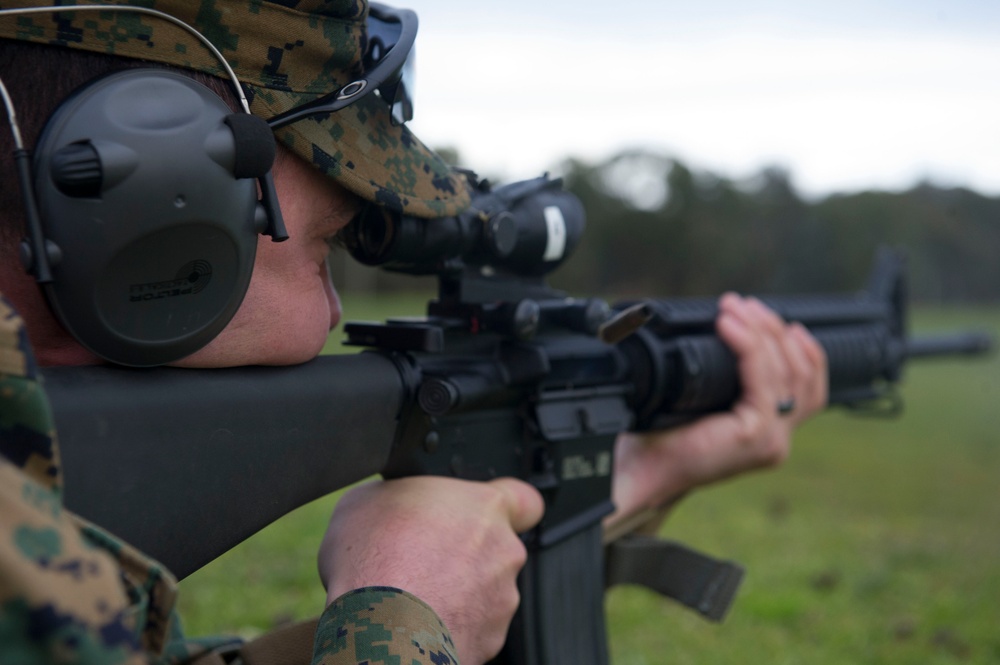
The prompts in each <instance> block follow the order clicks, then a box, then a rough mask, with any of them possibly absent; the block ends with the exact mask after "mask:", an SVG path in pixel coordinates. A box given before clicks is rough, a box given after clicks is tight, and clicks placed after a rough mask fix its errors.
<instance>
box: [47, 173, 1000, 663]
mask: <svg viewBox="0 0 1000 665" xmlns="http://www.w3.org/2000/svg"><path fill="white" fill-rule="evenodd" d="M583 227H584V215H583V209H582V206H581V204H580V202H579V201H578V200H577V199H576V198H575V197H573V196H572V195H570V194H568V193H567V192H565V191H563V189H562V188H561V185H560V183H559V182H558V181H554V180H550V179H548V178H546V177H543V178H538V179H535V180H530V181H525V182H521V183H515V184H513V185H509V186H506V187H503V188H499V189H496V190H493V189H491V188H490V187H489V186H488V185H486V184H485V183H480V184H478V185H477V190H476V196H475V197H474V204H473V208H472V209H471V210H470V211H469V212H467V213H464V214H463V215H461V216H459V217H455V218H449V219H446V220H438V221H435V222H433V223H427V222H426V221H422V220H417V219H412V218H407V217H402V218H396V217H392V216H388V215H383V214H381V213H380V212H379V211H378V210H377V209H374V208H373V209H372V210H370V211H368V214H365V215H363V216H362V217H361V218H360V219H359V220H358V221H356V222H355V224H353V225H352V226H351V227H350V228H349V232H348V234H347V243H348V245H349V247H350V248H351V251H352V253H353V254H354V256H355V257H356V258H358V259H359V260H362V261H363V262H366V263H369V264H381V265H383V266H384V267H386V268H388V269H392V270H397V271H402V272H409V273H413V274H436V275H437V276H438V278H439V286H440V290H439V297H438V299H437V300H435V301H433V302H431V303H430V305H429V308H428V317H427V318H422V319H418V320H414V319H401V320H390V321H389V322H388V323H385V324H372V323H368V324H362V323H351V324H348V325H347V326H346V332H347V336H348V343H349V344H353V345H360V346H365V347H371V348H372V349H374V350H373V351H369V352H365V353H361V354H356V355H352V356H328V357H321V358H317V359H316V360H314V361H312V362H310V363H306V364H304V365H301V366H297V367H287V368H262V367H248V368H239V369H228V370H177V369H170V368H160V369H156V370H134V369H123V368H115V367H96V368H75V369H70V368H62V369H52V370H47V371H46V372H45V379H46V387H47V389H48V391H49V394H50V397H51V399H52V401H53V404H54V410H55V413H56V421H57V426H58V429H59V432H60V440H61V445H62V454H63V461H64V466H65V468H66V474H65V475H66V487H65V499H66V503H67V505H68V506H69V507H70V508H71V509H73V510H74V511H76V512H78V513H80V514H81V515H83V516H84V517H87V518H89V519H91V520H93V521H94V522H96V523H98V524H101V525H102V526H104V527H105V528H107V529H109V530H110V531H112V532H114V533H117V534H118V535H120V536H121V537H123V538H124V539H125V540H127V541H128V542H130V543H131V544H133V545H135V546H137V547H139V548H140V549H142V550H144V551H146V552H147V553H149V554H151V555H152V556H154V557H156V558H158V559H159V560H161V561H162V562H164V563H165V564H167V566H168V567H169V568H170V569H172V570H173V571H174V572H175V573H176V574H177V575H179V576H180V577H183V576H186V575H187V574H189V573H191V572H192V571H194V570H196V569H197V568H199V567H201V566H203V565H204V564H206V563H208V562H209V561H211V560H212V559H214V558H215V557H216V556H218V555H219V554H222V553H223V552H225V551H226V550H228V549H230V548H231V547H233V546H234V545H236V544H238V543H239V542H241V541H242V540H244V539H245V538H247V537H248V536H250V535H251V534H253V533H254V532H256V531H258V530H259V529H260V528H262V527H264V526H266V525H267V524H269V523H271V522H273V521H274V520H276V519H278V518H279V517H281V516H282V515H284V514H286V513H287V512H289V511H291V510H292V509H294V508H296V507H298V506H300V505H303V504H304V503H306V502H308V501H311V500H313V499H315V498H318V497H320V496H323V495H325V494H327V493H329V492H331V491H333V490H336V489H338V488H341V487H344V486H346V485H348V484H350V483H352V482H355V481H358V480H361V479H363V478H365V477H368V476H370V475H372V474H375V473H382V474H383V475H384V476H386V477H389V478H392V477H399V476H406V475H413V474H440V475H448V476H455V477H459V478H465V479H473V480H481V479H489V478H493V477H497V476H515V477H518V478H522V479H524V480H527V481H528V482H530V483H532V484H533V485H534V486H535V487H537V488H538V489H539V490H540V491H541V492H542V494H543V496H544V497H545V501H546V512H545V516H544V518H543V519H542V522H541V524H540V525H539V526H538V527H537V528H535V529H534V530H532V532H531V533H530V534H528V535H527V536H526V542H527V544H528V547H529V561H528V563H527V565H526V567H525V569H524V571H523V573H522V576H521V579H520V581H519V584H520V590H521V598H522V602H521V607H520V610H519V612H518V615H517V616H516V617H515V620H514V623H513V624H512V627H511V630H510V633H509V636H508V640H507V645H506V647H505V650H504V652H503V654H502V655H501V657H500V660H501V661H502V662H507V663H518V664H527V665H555V664H561V663H577V664H579V663H584V664H587V663H592V664H600V663H606V662H607V647H606V642H605V629H604V617H603V602H602V601H603V592H604V585H603V578H604V561H603V547H602V529H601V519H602V518H603V517H604V516H606V515H607V514H608V513H609V512H611V510H612V504H611V500H610V496H611V475H612V457H613V455H612V451H613V446H614V442H615V439H616V436H617V435H618V433H619V432H621V431H623V430H626V429H632V430H640V431H641V430H649V429H655V428H663V427H669V426H672V425H676V424H678V423H682V422H685V421H689V420H692V419H695V418H697V417H699V416H701V415H703V414H706V413H710V412H714V411H719V410H724V409H727V408H728V407H729V406H730V405H731V404H732V403H733V401H734V400H735V399H736V397H737V396H738V394H739V390H740V387H739V380H738V372H737V369H736V364H735V359H734V357H733V355H732V354H731V353H730V351H729V350H728V349H727V348H726V347H725V345H724V344H723V343H722V342H721V341H720V340H719V339H718V338H717V337H716V335H715V333H714V321H715V318H716V315H717V306H716V301H715V300H714V299H673V300H647V301H642V302H633V303H622V304H619V305H616V306H614V307H608V306H607V305H606V304H605V303H604V302H603V301H600V300H596V299H583V300H581V299H575V298H569V297H567V296H566V295H565V294H562V293H559V292H557V291H554V290H552V289H550V288H549V287H548V286H546V284H545V279H544V276H545V274H547V273H548V272H549V271H550V270H552V269H553V268H555V267H556V266H558V265H559V264H560V263H561V262H562V261H563V260H564V259H565V258H566V256H568V254H569V252H570V251H571V250H572V248H573V246H574V245H575V244H576V243H577V241H578V240H579V238H580V235H581V234H582V232H583ZM905 287H906V284H905V276H904V272H903V264H902V258H901V256H900V255H899V254H898V253H894V252H890V251H886V252H883V253H882V254H881V255H880V257H879V259H878V261H877V263H876V266H875V269H874V271H873V274H872V278H871V280H870V282H869V284H868V286H867V288H866V289H865V290H864V291H861V292H860V293H853V294H846V295H810V296H800V297H764V298H762V300H763V301H764V302H765V303H767V304H768V305H769V306H770V307H772V308H773V309H774V310H775V311H777V312H778V313H779V314H780V315H781V316H782V317H783V318H785V319H786V320H789V321H792V320H794V321H800V322H802V323H803V324H804V325H806V326H807V327H808V328H809V329H810V331H811V332H812V333H813V335H815V337H816V338H817V339H818V340H819V342H820V344H821V345H822V346H823V348H824V349H825V351H826V353H827V356H828V359H829V368H830V379H829V380H830V402H831V404H840V405H846V406H849V407H853V408H865V409H868V410H871V409H875V410H877V411H879V412H884V413H894V412H898V409H899V400H898V399H897V398H896V397H895V395H896V393H895V390H894V388H895V385H896V383H897V382H898V381H899V379H900V376H901V372H902V369H903V365H904V364H905V362H906V361H907V360H908V359H910V358H914V357H922V356H931V355H946V354H979V353H983V352H985V351H987V350H989V349H990V347H991V340H990V338H989V337H988V336H985V335H980V334H963V335H957V336H949V337H944V338H937V339H933V340H924V341H919V340H912V339H909V338H908V337H907V335H906V330H905V314H906V293H905V291H906V288H905ZM484 555H486V554H485V553H484ZM719 570H721V571H722V572H721V573H719ZM716 573H719V574H714V577H713V576H712V575H709V579H708V580H707V581H706V582H705V583H701V584H699V585H695V586H696V587H697V588H696V589H694V591H696V592H697V593H695V594H694V595H695V597H693V598H689V599H687V602H688V603H689V604H692V605H695V606H696V607H697V608H698V609H699V610H700V611H701V612H702V613H703V614H705V615H707V616H709V617H711V618H716V619H718V618H720V617H721V614H722V613H723V611H724V609H725V607H726V605H727V604H728V600H729V598H730V597H731V595H732V593H733V592H734V590H735V585H736V583H737V582H738V577H739V576H738V574H737V573H735V571H734V570H733V569H731V568H728V569H727V568H726V567H725V566H722V567H721V568H720V569H718V570H716ZM683 584H684V583H683V582H682V586H683ZM668 586H669V585H668ZM690 591H692V588H691V587H690V585H689V586H688V587H687V588H686V589H682V590H681V593H682V595H683V594H684V593H687V592H690Z"/></svg>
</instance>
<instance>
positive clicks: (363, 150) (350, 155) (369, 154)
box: [247, 86, 469, 218]
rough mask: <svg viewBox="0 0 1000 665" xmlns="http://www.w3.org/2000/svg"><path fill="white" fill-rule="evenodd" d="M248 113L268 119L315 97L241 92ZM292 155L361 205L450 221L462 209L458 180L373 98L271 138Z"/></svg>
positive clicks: (465, 200)
mask: <svg viewBox="0 0 1000 665" xmlns="http://www.w3.org/2000/svg"><path fill="white" fill-rule="evenodd" d="M247 87H249V88H251V91H252V93H253V97H252V101H251V104H250V110H251V111H252V112H253V113H254V115H258V116H261V117H263V118H270V117H273V116H275V115H277V114H278V113H281V112H283V111H286V110H288V109H290V108H293V107H295V106H298V105H300V104H304V103H306V102H310V101H313V100H314V99H316V98H317V97H318V95H313V94H307V93H296V92H287V91H281V90H275V89H273V88H259V87H256V86H247ZM275 136H276V137H277V138H278V140H280V141H281V142H282V143H284V144H285V146H287V147H288V148H289V149H290V150H292V152H294V153H295V154H297V155H299V156H300V157H302V158H304V159H306V160H307V161H309V162H311V163H312V164H313V165H315V166H316V168H318V169H319V170H320V171H322V172H323V173H325V174H326V175H328V176H330V177H331V178H333V179H334V180H336V181H337V182H339V183H340V184H341V185H343V186H344V187H345V188H346V189H348V190H349V191H351V192H353V193H355V194H357V195H358V196H360V197H361V198H363V199H365V200H367V201H371V202H373V203H377V204H379V205H381V206H384V207H386V208H388V209H390V210H393V211H395V212H402V213H406V214H410V215H414V216H417V217H428V218H430V217H444V216H449V215H457V214H458V213H459V212H461V211H462V210H464V209H465V208H466V207H467V206H468V205H469V192H468V188H467V186H466V184H465V180H464V177H463V176H462V175H460V174H458V173H456V172H455V171H454V170H453V169H452V168H451V167H449V166H448V165H447V164H445V163H444V161H442V160H441V158H440V157H439V156H438V155H437V154H435V153H434V152H433V151H432V150H430V149H429V148H428V147H427V146H425V145H424V144H423V143H422V142H421V141H420V140H419V139H418V138H417V137H415V136H414V135H413V134H412V133H411V132H410V130H409V129H407V127H406V126H405V125H393V124H392V122H391V119H390V113H389V108H388V106H387V105H386V104H385V103H384V102H383V101H382V100H381V99H379V98H378V97H376V96H375V95H374V94H371V95H368V96H367V97H365V98H363V99H361V100H359V101H357V102H355V103H354V104H352V105H351V106H348V107H347V108H344V109H341V110H340V111H337V112H335V113H325V114H322V115H317V116H311V117H308V118H305V119H303V120H299V121H298V122H295V123H293V124H291V125H287V126H285V127H282V128H281V129H278V130H276V131H275Z"/></svg>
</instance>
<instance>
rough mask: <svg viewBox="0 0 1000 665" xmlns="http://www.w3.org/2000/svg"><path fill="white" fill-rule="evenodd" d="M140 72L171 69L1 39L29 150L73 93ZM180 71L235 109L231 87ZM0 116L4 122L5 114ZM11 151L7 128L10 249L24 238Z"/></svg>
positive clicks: (3, 239) (4, 200) (2, 206)
mask: <svg viewBox="0 0 1000 665" xmlns="http://www.w3.org/2000/svg"><path fill="white" fill-rule="evenodd" d="M139 67H156V68H160V69H171V68H169V67H166V66H164V65H162V64H158V63H151V62H146V61H143V60H136V59H132V58H122V57H119V56H114V55H108V54H104V53H93V52H90V51H83V50H79V49H67V48H62V47H58V46H49V45H47V44H33V43H29V42H22V41H14V40H8V39H0V80H3V82H4V85H5V86H6V87H7V90H8V92H9V93H10V97H11V101H12V102H13V104H14V110H15V111H16V113H17V120H18V125H19V126H20V128H21V136H22V138H23V140H24V145H25V147H26V148H28V149H29V150H31V149H32V148H33V147H34V146H35V145H36V144H37V141H38V136H39V135H40V134H41V132H42V129H43V128H44V127H45V123H46V122H48V119H49V117H50V116H51V115H52V113H53V112H54V111H55V110H56V108H57V107H58V106H59V104H60V103H62V101H63V100H64V99H66V98H67V97H68V96H69V95H70V94H71V93H72V92H73V91H74V90H76V89H77V88H79V87H81V86H83V85H85V84H86V83H87V82H89V81H92V80H94V79H96V78H100V77H102V76H106V75H108V74H111V73H113V72H117V71H121V70H125V69H135V68H139ZM179 71H183V72H184V73H185V74H187V75H189V76H190V77H191V78H193V79H194V80H196V81H198V82H199V83H202V84H203V85H205V86H207V87H208V88H210V89H211V90H213V91H214V92H215V93H216V94H218V95H219V96H220V97H222V98H223V99H224V100H226V101H227V102H228V103H229V104H230V106H231V107H233V108H234V109H235V108H236V94H235V91H234V90H233V85H232V83H231V82H229V81H226V80H224V79H220V78H217V77H215V76H211V75H209V74H205V73H203V72H197V71H189V70H179ZM3 113H4V117H5V118H6V110H4V111H3ZM4 124H6V123H4ZM14 147H15V146H14V138H13V135H12V133H11V131H10V128H9V127H3V128H0V245H8V246H9V245H10V244H13V243H14V242H16V241H17V240H20V239H21V238H22V237H23V236H24V234H25V228H24V201H23V198H22V195H21V188H20V183H19V180H18V176H17V172H16V169H15V165H14V158H13V153H14Z"/></svg>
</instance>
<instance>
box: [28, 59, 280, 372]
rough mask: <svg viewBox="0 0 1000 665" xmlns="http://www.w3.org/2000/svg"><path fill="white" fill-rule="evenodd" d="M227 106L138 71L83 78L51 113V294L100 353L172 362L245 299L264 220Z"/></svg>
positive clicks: (43, 161) (180, 81) (45, 173)
mask: <svg viewBox="0 0 1000 665" xmlns="http://www.w3.org/2000/svg"><path fill="white" fill-rule="evenodd" d="M230 114H231V110H230V109H229V107H228V106H227V105H226V103H225V102H223V101H222V99H220V98H219V97H218V96H217V95H216V94H215V93H213V92H212V91H211V90H209V89H208V88H206V87H205V86H203V85H201V84H200V83H197V82H195V81H193V80H191V79H189V78H187V77H185V76H182V75H180V74H175V73H173V72H170V71H165V70H155V69H134V70H128V71H125V72H119V73H117V74H113V75H111V76H108V77H105V78H102V79H99V80H97V81H95V82H92V83H90V84H89V85H87V86H85V87H84V88H82V89H80V90H79V91H77V92H76V93H74V94H73V95H72V96H71V97H70V98H68V99H67V100H66V101H65V102H63V104H62V105H61V106H60V107H59V108H58V109H57V110H56V112H55V113H54V114H53V116H52V117H51V118H50V119H49V121H48V124H47V125H46V127H45V130H44V131H43V133H42V136H41V138H40V139H39V142H38V146H37V148H36V150H35V161H34V183H35V192H36V199H37V202H38V208H39V213H40V216H41V220H42V227H43V231H44V235H45V238H46V239H47V240H48V241H49V243H52V244H54V245H55V246H56V247H57V248H58V250H57V251H56V252H55V254H56V257H57V258H56V261H55V262H54V263H53V266H52V276H53V281H52V283H51V284H48V285H46V286H45V291H46V297H47V298H48V300H49V303H50V305H51V307H52V309H53V310H54V311H55V313H56V315H57V316H58V318H59V319H60V320H61V322H62V323H63V325H65V326H66V328H67V329H68V330H69V331H70V332H71V333H72V334H73V335H74V336H75V337H76V338H77V340H79V341H80V342H81V343H82V344H83V345H84V346H86V347H87V348H89V349H90V350H92V351H94V352H95V353H97V354H98V355H100V356H102V357H104V358H106V359H108V360H110V361H112V362H115V363H119V364H123V365H132V366H151V365H159V364H163V363H167V362H171V361H173V360H178V359H180V358H183V357H185V356H187V355H190V354H191V353H193V352H194V351H196V350H198V349H200V348H201V347H203V346H204V345H205V344H207V343H208V342H209V341H211V340H212V339H213V338H214V337H215V336H216V335H217V334H218V333H219V332H220V331H221V330H222V329H223V328H224V327H225V326H226V324H227V323H228V322H229V321H230V319H231V318H232V317H233V315H234V314H235V313H236V310H237V309H238V308H239V305H240V303H241V302H242V300H243V297H244V295H245V294H246V290H247V287H248V285H249V283H250V275H251V273H252V271H253V263H254V257H255V254H256V247H257V233H258V230H259V229H260V226H261V224H262V221H261V218H260V216H259V215H258V214H257V182H256V180H255V179H254V177H248V176H247V175H246V174H247V172H248V170H249V169H247V168H246V167H245V166H243V165H241V164H238V159H237V152H238V150H237V147H236V143H237V140H236V138H235V137H234V130H233V129H232V128H231V127H230V126H229V125H228V124H227V122H226V119H227V117H229V116H230ZM271 140H272V141H273V138H272V139H271ZM246 150H247V149H246V147H245V146H244V147H243V148H241V149H240V150H239V152H240V153H241V154H245V153H246ZM265 152H266V150H265ZM271 154H272V156H273V146H272V153H271ZM272 159H273V157H272ZM251 161H253V160H251ZM256 161H260V159H257V160H256ZM261 168H262V167H261V165H260V164H256V163H255V164H254V165H253V167H252V170H253V171H254V173H255V174H256V172H258V171H260V170H261Z"/></svg>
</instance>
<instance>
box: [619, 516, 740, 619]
mask: <svg viewBox="0 0 1000 665" xmlns="http://www.w3.org/2000/svg"><path fill="white" fill-rule="evenodd" d="M743 572H744V569H743V567H742V566H740V565H738V564H736V563H734V562H732V561H719V560H717V559H713V558H712V557H710V556H707V555H705V554H702V553H700V552H696V551H694V550H692V549H690V548H688V547H685V546H683V545H681V544H680V543H676V542H673V541H668V540H660V539H658V538H652V537H650V536H644V535H640V534H629V535H627V536H624V537H622V538H619V539H618V540H616V541H614V542H613V543H611V544H610V545H608V546H607V550H606V568H605V580H606V582H605V583H606V585H607V586H608V587H612V586H614V585H616V584H638V585H641V586H644V587H647V588H648V589H652V590H653V591H656V592H657V593H660V594H662V595H664V596H667V597H668V598H672V599H674V600H676V601H677V602H679V603H681V604H683V605H686V606H687V607H689V608H691V609H693V610H695V611H696V612H698V613H699V614H701V615H702V616H704V617H705V618H706V619H709V620H711V621H716V622H720V621H722V619H723V618H724V617H725V615H726V612H727V611H728V610H729V606H730V605H731V604H732V602H733V598H734V597H735V595H736V591H737V589H738V588H739V585H740V582H741V581H742V580H743Z"/></svg>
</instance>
